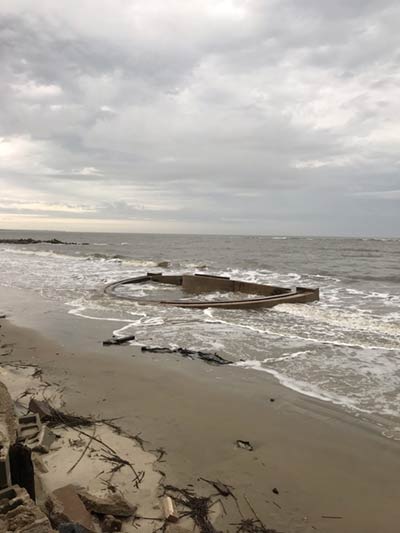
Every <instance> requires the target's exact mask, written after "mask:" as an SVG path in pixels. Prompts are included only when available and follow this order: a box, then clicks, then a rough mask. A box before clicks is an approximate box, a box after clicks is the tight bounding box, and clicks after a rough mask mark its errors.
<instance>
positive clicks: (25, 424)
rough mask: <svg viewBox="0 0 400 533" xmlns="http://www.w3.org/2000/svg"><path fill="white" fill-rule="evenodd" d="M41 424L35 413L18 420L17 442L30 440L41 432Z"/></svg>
mask: <svg viewBox="0 0 400 533" xmlns="http://www.w3.org/2000/svg"><path fill="white" fill-rule="evenodd" d="M41 427H42V423H41V422H40V417H39V415H38V414H37V413H35V414H33V415H27V416H20V417H19V418H18V430H17V433H18V440H25V439H31V438H33V437H35V436H36V435H37V434H38V433H39V432H40V430H41Z"/></svg>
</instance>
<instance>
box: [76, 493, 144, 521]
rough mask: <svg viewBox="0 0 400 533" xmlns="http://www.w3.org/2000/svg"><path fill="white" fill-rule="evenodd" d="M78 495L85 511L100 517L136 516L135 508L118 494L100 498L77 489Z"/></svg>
mask: <svg viewBox="0 0 400 533" xmlns="http://www.w3.org/2000/svg"><path fill="white" fill-rule="evenodd" d="M77 492H78V495H79V497H80V498H81V500H82V502H83V503H84V505H85V507H86V509H87V510H88V511H90V512H92V513H96V514H100V515H113V516H118V517H122V518H128V517H131V516H135V515H136V511H137V507H136V506H135V505H131V504H130V503H128V502H127V501H126V500H125V498H124V497H123V496H121V495H120V494H112V495H110V496H106V497H102V496H96V495H94V494H91V493H89V492H87V491H86V490H83V489H78V491H77Z"/></svg>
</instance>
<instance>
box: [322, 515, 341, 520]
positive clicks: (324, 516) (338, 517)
mask: <svg viewBox="0 0 400 533" xmlns="http://www.w3.org/2000/svg"><path fill="white" fill-rule="evenodd" d="M321 518H331V519H332V520H340V519H341V518H343V516H330V515H322V516H321Z"/></svg>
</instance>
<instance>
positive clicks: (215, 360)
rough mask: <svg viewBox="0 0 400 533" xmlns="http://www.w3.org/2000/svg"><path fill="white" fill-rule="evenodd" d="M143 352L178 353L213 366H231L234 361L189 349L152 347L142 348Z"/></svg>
mask: <svg viewBox="0 0 400 533" xmlns="http://www.w3.org/2000/svg"><path fill="white" fill-rule="evenodd" d="M142 352H151V353H176V354H179V355H182V357H188V358H190V359H196V358H197V359H201V360H202V361H205V362H206V363H209V364H213V365H230V364H232V361H228V360H227V359H224V358H223V357H221V356H220V355H218V354H216V353H208V352H202V351H199V350H188V349H187V348H176V349H175V348H168V347H165V348H162V347H158V346H156V347H152V346H142Z"/></svg>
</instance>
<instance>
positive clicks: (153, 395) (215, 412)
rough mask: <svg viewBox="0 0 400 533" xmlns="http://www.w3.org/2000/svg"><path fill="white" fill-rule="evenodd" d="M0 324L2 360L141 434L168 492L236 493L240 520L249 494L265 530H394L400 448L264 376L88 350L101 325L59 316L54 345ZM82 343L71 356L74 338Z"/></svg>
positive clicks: (78, 406) (234, 514)
mask: <svg viewBox="0 0 400 533" xmlns="http://www.w3.org/2000/svg"><path fill="white" fill-rule="evenodd" d="M1 324H2V328H1V329H0V334H1V344H8V345H9V346H11V347H12V349H11V350H6V353H7V354H8V355H4V356H2V357H1V359H0V363H7V362H15V361H23V362H24V363H26V364H33V365H38V366H39V367H40V368H41V369H42V371H43V376H44V378H45V379H46V381H49V382H50V383H53V384H54V385H56V386H57V387H59V388H61V389H62V391H63V399H64V401H65V404H66V406H67V407H68V410H70V411H73V412H76V413H78V414H81V415H85V416H87V415H90V416H96V417H99V418H116V417H118V418H119V421H118V424H119V425H120V427H121V428H122V429H123V430H124V431H127V432H129V433H131V434H137V433H140V435H141V437H142V438H143V439H144V441H145V447H146V449H147V450H156V449H161V448H162V449H164V450H165V451H166V456H165V457H164V459H165V462H163V463H162V466H161V468H160V469H161V470H162V472H163V474H165V476H164V477H165V480H166V482H167V483H170V484H173V485H177V486H180V487H184V486H187V485H188V484H193V485H194V486H195V488H196V490H198V491H199V493H201V492H204V491H206V488H205V485H204V482H202V481H199V478H200V477H202V478H206V479H214V480H216V479H218V480H221V481H222V482H224V483H226V484H228V485H230V486H232V487H233V488H234V491H235V494H236V495H237V498H238V502H239V506H240V508H241V509H242V510H243V511H244V512H245V513H246V514H247V513H248V508H247V507H246V500H245V497H246V498H247V499H248V500H249V501H250V502H251V504H252V506H253V507H254V508H255V509H256V511H257V513H258V515H259V516H260V518H262V520H263V522H264V523H265V524H266V525H267V526H268V527H270V528H276V529H278V530H279V531H285V532H287V533H290V532H294V531H296V532H312V531H316V530H317V531H324V532H349V533H350V532H351V533H358V532H359V533H368V532H371V533H372V532H374V533H375V532H376V531H379V532H380V533H393V532H394V531H396V530H397V528H398V524H399V521H400V510H399V507H398V501H399V497H400V485H399V472H400V454H399V451H400V450H399V443H398V442H395V441H390V440H389V439H385V438H384V437H382V436H381V435H379V434H377V433H374V432H373V431H372V430H371V429H370V428H368V427H366V426H363V425H362V424H361V423H358V422H357V420H356V419H355V418H354V417H352V416H350V415H347V414H345V413H343V412H342V411H340V410H339V409H336V408H334V407H332V406H330V405H328V404H326V405H325V404H322V403H321V402H316V401H312V400H310V399H307V398H305V397H303V396H301V395H299V394H296V393H294V392H292V391H289V390H288V389H285V388H284V387H282V386H280V385H279V384H277V383H276V382H275V381H274V380H273V379H272V378H269V377H268V376H265V375H264V374H262V375H260V374H259V373H243V372H241V371H240V370H238V369H237V368H230V367H223V368H217V367H210V366H208V365H206V364H204V363H202V362H198V361H187V360H183V359H181V358H179V357H175V356H173V355H168V356H165V355H161V354H157V355H152V354H145V355H144V354H140V353H139V352H138V351H137V349H135V348H133V347H129V346H128V347H116V348H108V349H104V348H102V347H101V345H100V342H98V343H97V344H96V343H94V342H92V341H93V339H94V338H95V337H96V335H98V334H99V331H100V326H99V325H96V328H97V331H96V332H93V329H92V330H91V331H90V332H89V331H88V330H87V331H86V332H85V329H84V327H82V326H81V327H80V329H79V328H78V327H77V322H76V321H75V320H69V319H66V320H65V323H64V326H63V327H64V328H65V329H64V335H63V344H64V346H61V345H60V344H58V343H57V342H54V341H53V340H49V339H48V338H44V337H42V336H41V335H40V334H38V333H37V332H35V331H32V330H29V329H24V328H20V327H17V326H15V325H13V324H11V323H9V322H7V321H2V322H1ZM81 324H82V322H81ZM103 326H104V325H103ZM68 333H69V335H70V336H71V343H70V346H69V343H68V340H66V339H67V338H68ZM109 333H110V331H109V330H108V331H104V334H103V338H105V337H107V335H108V334H109ZM85 335H86V340H82V346H84V349H83V350H82V351H77V350H76V346H77V344H78V343H77V338H82V339H84V338H85ZM72 338H73V340H72ZM88 339H89V340H88ZM98 340H101V337H100V338H98ZM91 343H92V345H93V348H92V349H91V350H89V349H88V346H89V345H90V344H91ZM271 398H273V399H274V400H275V401H273V402H271V401H270V400H271ZM237 439H243V440H249V441H250V442H251V443H252V445H253V447H254V450H253V451H252V452H249V451H247V450H243V449H239V448H237V447H236V446H235V442H236V440H237ZM273 489H278V490H277V491H275V492H273ZM276 492H279V494H276ZM227 507H228V508H227V516H225V515H224V513H222V514H221V517H220V519H219V522H218V526H219V528H220V529H221V530H224V531H227V530H229V531H236V526H233V525H231V524H232V523H235V522H237V521H238V520H239V518H240V515H239V513H238V511H237V509H236V507H235V505H233V504H232V502H230V503H229V504H227ZM324 517H340V518H324Z"/></svg>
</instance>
